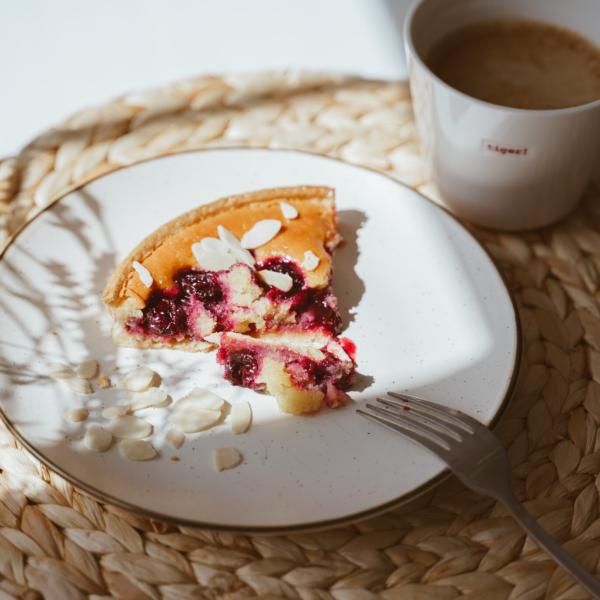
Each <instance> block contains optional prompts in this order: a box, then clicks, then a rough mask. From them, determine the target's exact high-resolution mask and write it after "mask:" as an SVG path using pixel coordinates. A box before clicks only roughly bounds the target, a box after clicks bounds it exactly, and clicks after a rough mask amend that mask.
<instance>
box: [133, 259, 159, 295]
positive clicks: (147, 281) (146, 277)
mask: <svg viewBox="0 0 600 600" xmlns="http://www.w3.org/2000/svg"><path fill="white" fill-rule="evenodd" d="M131 266H132V267H133V268H134V269H135V270H136V272H137V274H138V275H139V277H140V281H141V282H142V283H143V284H144V287H147V288H151V287H152V284H153V283H154V278H153V277H152V273H150V271H148V269H146V267H145V266H144V265H143V264H142V263H139V262H138V261H137V260H134V261H133V262H132V263H131Z"/></svg>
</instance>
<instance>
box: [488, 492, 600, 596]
mask: <svg viewBox="0 0 600 600" xmlns="http://www.w3.org/2000/svg"><path fill="white" fill-rule="evenodd" d="M498 500H500V501H501V502H502V503H503V504H504V505H505V506H506V508H508V510H509V511H510V512H511V514H512V516H513V517H514V518H515V520H516V521H517V523H519V524H520V525H521V527H523V529H524V530H525V531H526V532H527V533H528V534H529V536H530V537H531V538H532V539H533V540H534V541H535V542H536V543H537V545H538V546H539V547H540V548H542V549H543V550H545V551H546V553H547V554H549V555H550V556H551V557H552V558H553V559H554V560H555V561H556V562H557V563H558V564H559V565H560V566H561V567H563V569H565V571H567V573H569V574H570V575H571V576H572V577H573V578H574V579H575V580H576V581H577V582H578V583H579V584H580V585H581V586H582V587H584V588H585V589H586V590H587V591H588V592H589V593H590V594H592V596H593V597H594V598H600V579H598V577H596V576H594V575H592V574H591V573H590V572H589V571H587V570H586V569H584V568H583V567H582V566H581V565H580V564H579V563H578V562H577V561H576V560H575V559H574V558H573V557H572V556H571V555H570V554H569V553H568V552H566V551H565V549H564V548H563V547H562V546H561V545H560V544H559V543H558V542H557V541H556V540H554V538H553V537H552V536H550V534H548V532H547V531H545V530H544V529H543V528H542V527H541V526H540V525H539V524H538V522H537V521H536V520H535V519H534V518H533V517H532V516H531V514H530V513H529V512H527V510H526V509H525V507H524V506H523V505H522V504H521V503H520V502H519V501H518V500H517V499H516V498H515V497H514V495H513V494H512V492H511V493H510V494H506V493H504V494H502V496H501V497H499V498H498Z"/></svg>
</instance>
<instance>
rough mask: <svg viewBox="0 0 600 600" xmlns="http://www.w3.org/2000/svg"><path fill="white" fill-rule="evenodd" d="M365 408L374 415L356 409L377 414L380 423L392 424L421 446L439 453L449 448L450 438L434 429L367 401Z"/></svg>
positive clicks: (366, 414)
mask: <svg viewBox="0 0 600 600" xmlns="http://www.w3.org/2000/svg"><path fill="white" fill-rule="evenodd" d="M366 408H368V409H370V410H371V411H372V412H373V413H375V415H372V414H371V413H366V412H360V411H361V409H358V411H359V412H360V414H364V415H365V416H368V415H370V416H372V417H373V416H377V417H378V420H379V422H380V423H383V422H385V423H387V424H388V425H390V427H391V426H392V425H394V427H391V429H395V430H396V431H400V432H401V433H404V434H405V435H406V436H408V437H410V438H412V439H413V440H415V441H417V442H419V443H420V444H421V445H422V446H425V447H426V448H428V449H429V450H431V451H432V452H437V453H440V452H442V451H449V450H450V440H448V439H446V438H444V437H442V436H441V435H439V434H438V432H436V431H435V430H432V429H430V428H428V427H426V426H423V425H421V424H418V423H415V422H413V421H411V420H409V419H407V418H405V417H404V416H402V415H399V414H398V413H395V412H391V411H389V410H386V409H385V408H381V407H379V406H374V405H373V404H368V403H367V405H366Z"/></svg>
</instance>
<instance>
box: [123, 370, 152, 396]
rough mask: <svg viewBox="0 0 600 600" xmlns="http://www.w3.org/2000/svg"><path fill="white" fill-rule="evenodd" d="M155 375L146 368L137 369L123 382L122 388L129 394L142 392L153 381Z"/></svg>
mask: <svg viewBox="0 0 600 600" xmlns="http://www.w3.org/2000/svg"><path fill="white" fill-rule="evenodd" d="M155 377H156V373H155V372H154V371H153V370H152V369H149V368H148V367H137V368H136V369H133V371H130V372H129V373H128V374H127V375H126V376H125V379H124V380H123V387H124V388H125V389H126V390H129V391H130V392H143V391H144V390H147V389H148V388H149V387H150V386H151V385H152V384H153V383H154V381H155Z"/></svg>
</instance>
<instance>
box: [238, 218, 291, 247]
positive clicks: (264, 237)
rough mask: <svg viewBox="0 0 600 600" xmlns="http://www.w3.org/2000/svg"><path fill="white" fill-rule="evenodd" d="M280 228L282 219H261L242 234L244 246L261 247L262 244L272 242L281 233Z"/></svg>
mask: <svg viewBox="0 0 600 600" xmlns="http://www.w3.org/2000/svg"><path fill="white" fill-rule="evenodd" d="M280 229H281V221H279V220H278V219H264V220H263V221H259V222H258V223H255V224H254V226H253V227H252V228H251V229H250V230H248V231H246V233H245V234H244V235H243V236H242V240H241V243H242V248H246V250H254V249H255V248H260V246H264V245H265V244H266V243H267V242H270V241H271V240H272V239H273V238H274V237H275V236H276V235H277V234H278V233H279V230H280Z"/></svg>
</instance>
